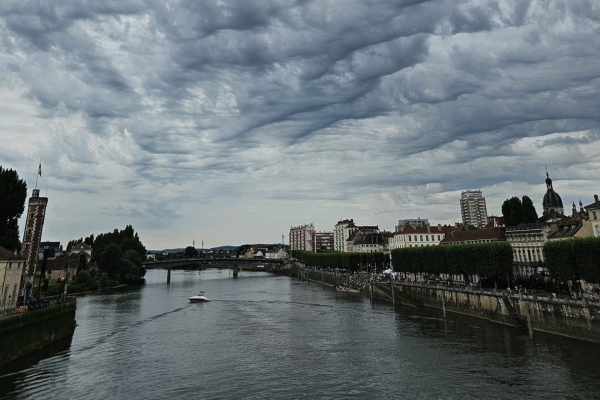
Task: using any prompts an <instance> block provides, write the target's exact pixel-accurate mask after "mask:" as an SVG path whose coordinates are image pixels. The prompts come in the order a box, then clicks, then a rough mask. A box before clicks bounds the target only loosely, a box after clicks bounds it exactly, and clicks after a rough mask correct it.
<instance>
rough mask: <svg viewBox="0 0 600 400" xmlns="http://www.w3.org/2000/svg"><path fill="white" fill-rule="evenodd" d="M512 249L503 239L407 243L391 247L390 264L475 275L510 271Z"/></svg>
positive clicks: (404, 268)
mask: <svg viewBox="0 0 600 400" xmlns="http://www.w3.org/2000/svg"><path fill="white" fill-rule="evenodd" d="M512 255H513V252H512V249H511V248H510V245H509V244H508V243H506V242H491V243H478V244H460V245H449V246H446V245H442V246H429V247H408V248H404V249H394V250H392V267H393V269H394V271H397V272H411V273H425V274H435V275H437V274H452V275H478V276H480V277H487V278H493V277H502V278H506V277H507V276H511V275H512V268H513V266H512V261H513V260H512Z"/></svg>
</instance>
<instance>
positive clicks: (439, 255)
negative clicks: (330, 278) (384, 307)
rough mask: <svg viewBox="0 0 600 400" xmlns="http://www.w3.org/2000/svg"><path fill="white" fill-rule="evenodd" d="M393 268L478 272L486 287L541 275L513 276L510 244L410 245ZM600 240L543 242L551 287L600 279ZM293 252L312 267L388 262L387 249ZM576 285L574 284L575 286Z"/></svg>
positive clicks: (528, 283) (532, 282) (395, 255)
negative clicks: (363, 251)
mask: <svg viewBox="0 0 600 400" xmlns="http://www.w3.org/2000/svg"><path fill="white" fill-rule="evenodd" d="M391 254H392V268H393V270H394V271H395V272H400V273H413V274H423V275H428V276H439V275H442V274H446V275H450V276H452V275H455V276H456V275H458V276H474V275H476V276H478V277H479V278H480V282H485V283H486V284H487V285H490V284H491V285H497V284H502V285H504V286H506V284H507V281H508V280H509V279H510V280H513V281H514V282H517V281H518V282H519V283H520V284H522V285H523V286H524V287H529V288H531V287H532V286H533V287H535V286H536V285H538V283H536V282H537V278H536V277H534V278H530V279H522V280H516V279H514V277H513V251H512V249H511V247H510V244H508V243H507V242H491V243H478V244H460V245H442V246H428V247H409V248H403V249H394V250H392V253H391ZM598 254H600V238H575V239H572V240H561V241H552V242H548V243H546V244H545V245H544V257H545V262H544V266H545V267H546V268H547V269H548V271H549V274H550V276H549V277H546V278H547V279H546V280H548V281H549V282H547V284H546V285H543V286H545V289H546V290H550V289H551V288H552V287H554V288H555V287H557V286H558V285H559V284H561V283H563V282H565V281H577V280H580V279H583V280H585V281H586V282H588V283H594V284H597V283H600V258H599V257H598ZM292 256H293V257H294V258H296V259H298V260H300V261H302V262H304V263H305V264H307V265H318V266H322V267H330V268H341V269H349V270H360V269H362V268H363V267H365V266H367V265H370V266H383V265H384V263H385V260H386V256H385V255H384V254H383V253H339V252H327V253H312V252H308V251H300V250H294V251H292ZM573 286H574V287H576V286H575V285H573Z"/></svg>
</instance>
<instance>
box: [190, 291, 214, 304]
mask: <svg viewBox="0 0 600 400" xmlns="http://www.w3.org/2000/svg"><path fill="white" fill-rule="evenodd" d="M188 300H189V301H190V303H206V302H209V301H210V300H209V299H207V298H206V295H205V294H204V292H200V293H199V294H197V295H196V296H192V297H190V298H189V299H188Z"/></svg>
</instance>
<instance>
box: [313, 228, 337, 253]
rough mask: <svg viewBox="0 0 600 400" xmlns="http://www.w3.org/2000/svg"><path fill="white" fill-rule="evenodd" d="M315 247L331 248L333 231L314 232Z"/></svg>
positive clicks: (319, 248)
mask: <svg viewBox="0 0 600 400" xmlns="http://www.w3.org/2000/svg"><path fill="white" fill-rule="evenodd" d="M315 240H316V249H317V250H321V249H325V250H333V232H316V233H315Z"/></svg>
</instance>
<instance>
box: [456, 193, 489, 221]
mask: <svg viewBox="0 0 600 400" xmlns="http://www.w3.org/2000/svg"><path fill="white" fill-rule="evenodd" d="M460 213H461V216H462V222H463V224H464V225H465V226H469V225H473V226H476V227H478V228H483V227H484V226H486V225H487V208H486V204H485V197H483V195H482V193H481V190H467V191H465V192H462V193H461V194H460Z"/></svg>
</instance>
